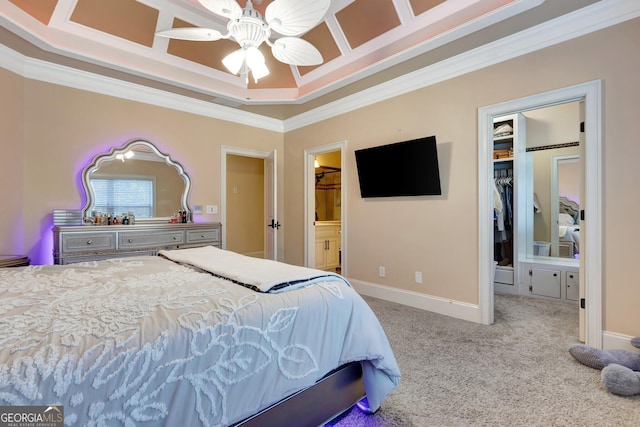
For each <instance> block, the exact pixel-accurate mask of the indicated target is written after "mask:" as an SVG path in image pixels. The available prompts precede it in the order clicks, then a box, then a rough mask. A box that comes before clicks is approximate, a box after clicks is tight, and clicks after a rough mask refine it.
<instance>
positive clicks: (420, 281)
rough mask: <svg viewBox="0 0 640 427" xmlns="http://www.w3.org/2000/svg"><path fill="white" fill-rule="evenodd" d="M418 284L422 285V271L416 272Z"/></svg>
mask: <svg viewBox="0 0 640 427" xmlns="http://www.w3.org/2000/svg"><path fill="white" fill-rule="evenodd" d="M416 283H418V284H420V283H422V271H416Z"/></svg>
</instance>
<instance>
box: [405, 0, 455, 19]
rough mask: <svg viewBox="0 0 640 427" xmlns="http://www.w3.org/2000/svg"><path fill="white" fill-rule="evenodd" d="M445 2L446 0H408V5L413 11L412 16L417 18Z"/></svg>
mask: <svg viewBox="0 0 640 427" xmlns="http://www.w3.org/2000/svg"><path fill="white" fill-rule="evenodd" d="M445 1H446V0H409V3H411V8H412V9H413V16H418V15H420V14H421V13H424V12H426V11H427V10H429V9H432V8H434V7H436V6H437V5H439V4H440V3H444V2H445Z"/></svg>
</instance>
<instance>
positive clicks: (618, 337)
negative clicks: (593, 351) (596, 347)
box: [602, 331, 640, 353]
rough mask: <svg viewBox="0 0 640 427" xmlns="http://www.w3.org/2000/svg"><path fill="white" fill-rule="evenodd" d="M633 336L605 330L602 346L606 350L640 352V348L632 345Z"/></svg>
mask: <svg viewBox="0 0 640 427" xmlns="http://www.w3.org/2000/svg"><path fill="white" fill-rule="evenodd" d="M631 338H633V337H632V336H629V335H622V334H616V333H614V332H607V331H605V332H604V333H603V334H602V348H603V349H606V350H611V349H622V350H628V351H635V352H636V353H640V349H638V348H636V347H634V346H632V345H631V342H630V341H631Z"/></svg>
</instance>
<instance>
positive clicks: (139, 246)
mask: <svg viewBox="0 0 640 427" xmlns="http://www.w3.org/2000/svg"><path fill="white" fill-rule="evenodd" d="M199 246H216V247H222V240H221V234H220V223H217V222H203V223H187V224H182V223H179V224H168V223H167V224H162V223H160V224H158V223H149V224H136V225H105V226H90V225H86V226H56V227H54V229H53V262H54V264H71V263H74V262H84V261H97V260H102V259H107V258H117V257H125V256H136V255H156V254H157V253H158V251H160V250H162V249H184V248H195V247H199Z"/></svg>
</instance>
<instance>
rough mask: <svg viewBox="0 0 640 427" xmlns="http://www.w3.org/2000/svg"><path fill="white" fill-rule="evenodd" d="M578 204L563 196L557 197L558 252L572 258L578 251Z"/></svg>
mask: <svg viewBox="0 0 640 427" xmlns="http://www.w3.org/2000/svg"><path fill="white" fill-rule="evenodd" d="M579 215H580V206H579V205H578V204H577V203H576V202H574V201H572V200H569V199H567V198H566V197H564V196H561V197H560V198H559V214H558V238H559V240H560V241H559V243H558V245H559V248H558V254H559V256H561V257H569V258H573V257H574V256H575V255H576V254H578V253H580V222H579Z"/></svg>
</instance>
